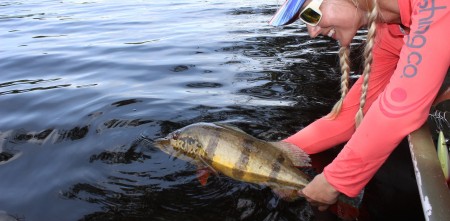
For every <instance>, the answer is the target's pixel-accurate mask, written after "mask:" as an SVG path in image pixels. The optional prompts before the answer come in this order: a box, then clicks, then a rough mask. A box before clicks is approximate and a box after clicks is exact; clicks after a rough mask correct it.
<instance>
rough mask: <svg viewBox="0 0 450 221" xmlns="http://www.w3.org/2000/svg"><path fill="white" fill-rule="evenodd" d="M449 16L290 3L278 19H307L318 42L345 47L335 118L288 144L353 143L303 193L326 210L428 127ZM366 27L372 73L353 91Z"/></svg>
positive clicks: (447, 49)
mask: <svg viewBox="0 0 450 221" xmlns="http://www.w3.org/2000/svg"><path fill="white" fill-rule="evenodd" d="M449 10H450V1H448V0H398V1H395V0H287V1H286V3H285V4H284V5H283V6H282V7H281V8H280V9H279V10H278V11H277V13H276V14H275V16H274V17H273V19H272V20H271V21H270V23H271V24H272V25H275V26H278V25H286V24H289V23H291V22H293V21H295V20H297V19H300V20H302V21H303V22H305V23H306V26H307V28H308V33H309V35H310V36H311V37H313V38H314V37H316V36H318V35H325V36H329V37H331V38H333V39H335V40H337V41H338V42H339V43H340V45H341V49H340V53H339V54H340V60H341V70H342V78H341V94H342V95H341V99H340V100H339V101H338V102H337V104H336V105H335V106H334V108H333V110H332V111H331V113H330V114H328V115H327V116H325V117H323V118H321V119H319V120H317V121H315V122H314V123H312V124H310V125H309V126H307V127H305V128H304V129H302V130H300V131H299V132H297V133H296V134H294V135H292V136H291V137H288V138H287V139H285V140H284V141H285V142H289V143H292V144H295V145H296V146H298V147H300V148H302V149H303V150H305V152H307V153H309V154H314V153H318V152H321V151H324V150H326V149H328V148H331V147H333V146H336V145H337V144H340V143H343V142H347V143H346V145H345V146H344V148H343V149H342V150H341V152H340V153H339V155H338V156H337V157H336V158H335V159H334V160H333V162H332V163H331V164H329V165H328V166H326V167H325V168H324V171H323V172H322V173H321V174H319V175H317V176H316V177H315V178H314V179H313V180H312V181H311V183H310V184H309V185H307V186H306V187H305V188H304V189H303V190H301V191H300V192H299V194H300V195H303V196H304V197H305V198H306V199H307V200H308V201H309V202H311V203H312V204H313V205H316V206H318V207H319V210H325V209H327V208H328V207H329V205H331V204H334V203H335V202H336V200H337V197H338V195H339V194H340V193H343V194H345V195H347V196H350V197H354V196H357V195H358V193H359V192H360V191H361V190H362V189H363V188H364V186H365V185H366V184H367V183H368V182H369V180H370V179H371V178H372V177H373V176H374V174H375V172H376V171H377V170H378V169H379V168H380V166H381V165H382V164H383V163H384V161H385V160H386V159H387V157H388V156H389V154H390V153H391V152H392V151H393V150H394V148H395V147H396V146H397V145H398V144H399V143H400V141H401V140H402V139H403V138H405V136H407V135H408V134H409V133H411V132H412V131H414V130H416V129H418V128H419V127H420V126H421V125H422V124H423V123H424V122H425V121H426V119H427V117H428V113H429V110H430V107H431V104H432V102H433V100H434V98H435V97H436V95H437V92H438V90H439V88H440V86H441V84H442V82H443V80H444V78H445V75H446V73H447V70H448V68H449V66H450V41H448V39H447V37H448V36H446V34H450V32H449V31H448V27H450V12H449ZM364 26H366V27H367V29H368V34H367V40H366V47H365V50H364V58H365V62H364V72H363V74H362V77H361V78H360V79H358V81H357V82H356V83H355V84H354V86H353V87H352V88H351V90H350V91H348V89H347V88H348V75H349V72H350V70H349V67H350V65H349V59H348V57H349V48H348V47H349V45H350V42H351V41H352V39H353V37H354V36H355V34H356V31H357V30H358V29H360V28H362V27H364ZM363 116H364V117H363Z"/></svg>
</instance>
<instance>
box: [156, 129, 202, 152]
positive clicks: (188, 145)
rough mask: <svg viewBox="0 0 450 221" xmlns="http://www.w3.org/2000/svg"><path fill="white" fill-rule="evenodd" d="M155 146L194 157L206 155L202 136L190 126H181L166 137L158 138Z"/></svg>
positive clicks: (165, 150)
mask: <svg viewBox="0 0 450 221" xmlns="http://www.w3.org/2000/svg"><path fill="white" fill-rule="evenodd" d="M155 146H157V147H159V148H160V149H161V150H163V151H164V152H166V153H169V154H172V155H173V154H174V152H177V153H183V154H185V155H188V156H190V157H193V158H195V157H197V156H204V155H205V151H204V148H203V145H202V143H201V137H200V136H199V135H198V133H196V132H195V131H193V130H191V129H189V128H181V129H178V130H176V131H174V132H172V133H169V134H168V135H167V136H166V137H163V138H159V139H156V140H155Z"/></svg>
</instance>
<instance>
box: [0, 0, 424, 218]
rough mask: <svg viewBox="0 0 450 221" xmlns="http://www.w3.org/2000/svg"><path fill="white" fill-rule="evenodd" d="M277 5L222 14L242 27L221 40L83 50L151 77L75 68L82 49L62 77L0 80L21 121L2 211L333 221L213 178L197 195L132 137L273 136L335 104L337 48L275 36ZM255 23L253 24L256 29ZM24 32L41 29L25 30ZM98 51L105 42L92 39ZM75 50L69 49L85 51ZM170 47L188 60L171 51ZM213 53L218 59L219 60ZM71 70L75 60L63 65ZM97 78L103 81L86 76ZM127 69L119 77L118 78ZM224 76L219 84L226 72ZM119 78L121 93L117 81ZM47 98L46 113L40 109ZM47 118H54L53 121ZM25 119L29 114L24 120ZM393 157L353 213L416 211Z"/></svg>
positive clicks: (292, 31) (4, 181)
mask: <svg viewBox="0 0 450 221" xmlns="http://www.w3.org/2000/svg"><path fill="white" fill-rule="evenodd" d="M188 5H189V4H188ZM219 5H220V4H219ZM0 7H1V5H0ZM92 7H95V4H94V3H93V6H92ZM171 7H174V6H173V5H171ZM216 7H219V6H216ZM275 7H276V6H273V5H272V6H267V5H264V6H260V7H242V8H237V9H236V8H233V9H230V10H226V13H225V14H226V15H227V16H234V17H239V18H241V19H237V20H238V21H233V20H230V21H228V22H230V23H231V25H234V26H236V27H237V28H234V29H232V30H230V31H228V32H227V33H226V34H229V35H231V36H232V37H229V38H226V39H225V40H223V42H220V40H217V41H218V42H215V44H216V45H214V46H209V45H201V47H200V46H192V47H187V46H185V47H186V48H183V46H179V47H173V46H170V47H169V46H167V45H162V46H158V45H157V46H154V45H152V44H156V43H159V42H162V41H163V40H164V38H163V37H161V38H159V39H156V38H155V39H156V40H147V39H119V40H122V41H121V44H122V43H123V42H127V43H124V44H126V45H131V46H130V47H133V48H132V50H131V52H130V51H127V50H125V49H124V48H121V46H120V47H116V48H114V47H112V48H108V47H105V48H102V45H101V44H100V46H97V45H95V46H92V49H91V50H92V51H89V52H90V53H99V54H100V55H98V56H100V57H101V58H103V57H102V56H118V57H112V58H111V57H106V58H107V59H105V60H114V59H117V60H120V59H122V58H123V57H126V56H122V54H121V53H125V54H126V53H131V54H132V55H133V56H136V57H137V58H136V60H139V58H140V59H142V60H144V61H145V64H146V63H151V64H152V65H150V68H149V66H145V65H142V64H140V63H139V62H137V63H133V62H136V60H131V61H128V62H131V63H126V62H125V59H124V58H123V59H124V63H113V62H106V61H104V60H102V59H99V60H100V61H96V59H98V58H95V59H94V60H89V59H87V61H86V60H85V59H84V57H83V54H82V56H79V55H77V56H75V57H72V58H71V60H70V62H67V61H66V62H62V60H64V59H62V58H64V56H58V53H55V54H56V55H54V57H53V59H56V62H57V63H61V65H62V66H64V67H66V65H67V67H66V68H67V69H63V70H64V71H62V72H63V73H64V78H58V77H54V76H51V77H42V78H40V77H35V76H32V77H30V78H29V79H34V80H24V79H8V80H4V82H5V83H0V88H1V89H2V92H0V99H2V101H3V102H10V103H13V104H14V105H16V106H20V107H21V108H20V109H19V108H16V109H11V111H10V113H12V112H13V111H18V112H17V113H18V114H17V115H15V116H13V117H9V118H12V119H10V120H9V122H11V123H16V125H19V126H16V127H12V128H8V129H4V128H2V129H0V138H1V140H0V152H1V153H0V166H1V168H0V175H1V177H2V178H1V181H0V189H3V190H6V191H4V192H3V193H2V194H0V210H5V211H7V212H8V213H10V214H12V215H14V216H15V215H17V217H19V218H21V217H23V219H24V220H192V221H196V220H224V221H225V220H226V221H228V220H230V221H231V220H267V221H275V220H280V221H282V220H283V221H284V220H286V221H287V220H290V221H291V220H336V217H334V216H332V215H330V214H328V213H327V214H317V213H314V212H313V210H312V208H311V207H310V206H309V204H307V203H306V202H305V201H304V200H302V199H300V200H297V201H295V202H285V201H283V200H280V199H279V198H278V197H277V196H275V195H274V194H273V193H272V191H271V190H270V189H269V188H267V187H264V186H259V185H253V184H248V183H242V182H237V181H235V180H232V179H229V178H227V177H225V176H221V175H219V176H213V177H211V178H210V179H209V181H208V183H207V184H206V186H202V185H201V184H200V183H199V182H198V180H197V177H196V168H195V166H194V165H193V164H191V163H189V162H185V161H182V160H180V159H177V158H172V157H170V156H168V155H167V154H165V153H163V152H161V151H160V150H158V149H156V148H155V147H153V146H152V144H151V142H148V141H147V140H145V139H142V138H141V136H145V137H147V138H148V139H150V140H151V139H155V138H159V137H162V136H165V135H166V134H168V133H169V132H172V131H174V130H176V129H178V128H181V127H183V126H186V125H189V124H192V123H196V122H223V123H230V124H233V125H236V126H238V127H239V128H241V129H243V130H244V131H246V132H248V133H249V134H251V135H253V136H255V137H257V138H260V139H264V140H271V141H274V140H280V139H283V138H285V137H287V136H289V135H291V134H293V133H295V132H296V131H298V130H299V129H300V128H302V127H304V126H306V125H308V124H309V123H311V122H312V121H313V120H314V119H317V118H318V117H321V116H323V115H325V114H326V113H327V112H328V111H329V110H330V108H331V106H332V105H333V104H334V102H335V101H336V100H337V98H338V96H339V94H338V91H339V77H340V74H339V70H338V63H337V54H336V51H337V50H338V46H337V44H336V43H334V42H332V41H331V40H330V39H327V38H318V39H314V40H310V39H309V37H308V36H307V35H306V34H305V28H304V27H303V26H301V25H296V26H294V27H284V28H283V29H282V30H279V29H277V30H274V29H273V28H269V27H267V26H265V25H261V24H262V22H264V24H265V23H266V22H267V21H266V20H267V17H268V15H271V14H273V13H274V12H275ZM147 9H148V10H150V9H151V8H150V9H149V8H147ZM83 10H87V9H86V8H83ZM215 10H217V9H215ZM83 12H85V11H83ZM222 12H223V11H221V13H222ZM216 14H217V13H216ZM30 16H31V15H30ZM33 16H34V15H33ZM42 16H43V15H42ZM246 16H254V17H255V19H256V21H254V22H255V23H256V24H258V25H259V26H258V25H255V23H252V24H251V25H245V24H242V20H244V19H247V20H249V19H248V18H247V17H246ZM259 16H262V17H263V18H260V17H259ZM69 17H70V16H69ZM3 19H13V18H9V17H8V18H3ZM258 19H263V20H264V21H261V22H260V23H258ZM73 20H75V19H73ZM244 21H246V20H244ZM79 22H81V21H79ZM233 22H234V23H233ZM137 23H138V24H141V23H139V22H137ZM142 23H143V22H142ZM101 24H103V23H101ZM127 24H128V23H127ZM145 24H146V23H145ZM226 25H229V24H228V23H227V24H226ZM239 25H241V26H242V28H239ZM234 26H233V27H234ZM254 26H258V28H255V27H254ZM73 28H75V29H76V28H77V27H73ZM139 30H140V31H141V30H144V29H139ZM180 30H182V28H180ZM280 33H281V34H280ZM152 34H154V33H152ZM183 34H185V33H183ZM360 34H361V35H363V32H362V33H360ZM186 35H187V34H186ZM33 36H50V34H47V33H38V34H35V33H33ZM58 36H59V35H58ZM61 36H63V35H61ZM114 36H118V35H117V34H115V35H114ZM236 36H238V37H236ZM187 37H190V38H195V37H196V36H195V37H192V36H187ZM215 37H217V36H215ZM234 37H236V38H237V39H234ZM32 39H33V40H45V39H47V38H42V37H41V38H32ZM61 39H63V37H61ZM194 40H195V39H194ZM203 40H204V41H206V40H205V39H203ZM129 42H135V43H136V42H137V43H138V44H137V43H136V44H131V43H129ZM361 42H362V40H359V39H358V40H357V41H356V42H355V47H354V48H353V54H359V52H360V50H361V48H360V47H359V46H358V45H359V44H360V43H361ZM64 43H66V44H68V43H67V42H64ZM100 43H104V42H103V39H102V41H100ZM114 43H116V42H114ZM171 43H173V42H171ZM110 44H112V45H114V44H113V43H110ZM105 45H107V44H106V43H105ZM148 45H150V46H148ZM217 45H219V46H217ZM145 46H147V47H150V49H148V48H146V47H145ZM152 47H153V48H152ZM81 48H82V50H80V49H79V51H76V50H75V51H74V53H75V52H78V53H81V52H80V51H83V50H85V49H86V48H87V47H86V46H85V45H83V46H82V47H81ZM161 48H164V49H161ZM179 48H181V49H184V50H185V51H183V50H181V49H179ZM64 49H65V48H64ZM71 49H72V48H70V50H69V49H65V50H69V51H71ZM175 49H176V50H175ZM58 50H61V49H58ZM58 50H55V51H56V52H60V51H58ZM140 50H142V51H140ZM171 50H174V51H171ZM178 50H181V52H182V53H185V54H187V55H189V56H177V54H178V53H180V51H178ZM105 51H107V53H105ZM136 51H139V52H143V53H144V55H141V56H142V57H139V56H138V55H137V54H134V53H136ZM154 51H156V52H154ZM150 52H152V53H153V52H154V54H156V57H157V56H161V57H169V58H170V59H167V60H164V59H161V60H157V59H155V60H152V59H154V58H153V57H152V56H155V55H153V54H152V53H150ZM105 54H106V55H105ZM126 55H127V56H128V54H126ZM133 56H130V57H133ZM190 56H192V57H193V56H204V57H201V58H204V59H205V60H206V61H196V60H182V61H177V59H180V58H184V57H190ZM149 57H150V58H151V59H149ZM172 57H175V58H172ZM214 57H219V58H217V60H218V61H216V60H214V59H213V58H214ZM13 58H14V57H13ZM13 58H10V60H8V59H6V61H5V60H4V62H6V64H4V65H3V67H7V68H9V71H11V72H12V73H14V71H18V72H20V73H22V75H25V74H24V73H27V72H26V71H23V70H19V66H18V65H17V64H16V63H15V62H14V61H13ZM80 58H82V59H80ZM196 58H197V57H196ZM16 59H18V61H17V62H19V63H26V62H23V61H26V60H33V62H37V63H38V64H39V62H43V63H41V65H42V66H45V68H46V69H44V70H46V71H48V72H51V73H53V72H58V71H53V69H52V68H55V67H57V65H52V64H54V63H51V62H55V60H45V59H42V60H38V59H33V57H32V56H29V57H28V56H25V57H20V56H17V57H16ZM184 59H186V58H184ZM49 61H51V62H50V63H46V62H49ZM76 61H78V62H80V64H72V63H73V62H76ZM155 61H156V62H155ZM152 62H155V63H152ZM164 62H165V63H164ZM69 63H70V64H69ZM210 63H212V64H210ZM353 63H354V66H355V69H357V67H358V66H360V57H358V56H355V60H354V62H353ZM27 64H28V65H29V66H28V67H27V69H28V68H29V69H33V68H36V67H35V66H33V65H32V64H34V63H27ZM123 66H126V67H123ZM91 69H93V70H91ZM98 69H100V70H101V71H98ZM147 69H151V70H149V71H148V70H147ZM56 70H57V69H56ZM117 70H119V71H118V72H114V71H117ZM66 71H67V73H66ZM72 72H73V73H72ZM103 72H105V73H108V74H110V75H105V76H100V77H99V76H97V75H101V74H102V73H103ZM125 72H126V73H129V76H128V75H126V76H124V74H123V73H125ZM229 72H232V76H231V77H229V75H227V74H229ZM80 73H82V74H86V76H88V80H83V78H82V77H79V78H77V77H78V76H77V77H74V78H73V81H75V82H72V80H71V79H69V80H67V78H66V77H67V76H72V75H74V76H76V75H77V74H80ZM90 73H94V74H92V75H89V74H90ZM155 73H157V74H155ZM354 74H355V75H357V74H358V73H354ZM50 75H51V74H50ZM8 76H9V75H8ZM9 77H10V76H9ZM11 78H12V77H11ZM91 78H94V79H91ZM107 78H112V79H113V80H111V81H108V79H107ZM80 79H81V80H80ZM97 79H101V80H98V81H97ZM69 81H70V82H69ZM122 81H125V83H123V85H126V86H123V85H121V84H120V83H121V82H122ZM142 82H144V83H142ZM116 84H117V85H119V86H117V85H116ZM75 85H78V86H75ZM111 88H112V89H111ZM95 90H105V91H102V92H98V91H95ZM93 91H94V92H95V93H94V92H93ZM129 91H132V92H131V93H130V92H129ZM58 92H59V93H58ZM34 93H42V94H44V95H43V96H45V98H41V97H39V96H33V95H35V94H34ZM99 94H100V95H99ZM136 94H138V95H136ZM12 96H14V97H12ZM47 96H48V97H47ZM178 96H181V98H178ZM91 97H94V98H92V100H91ZM52 99H55V101H53V100H52ZM48 100H51V101H52V102H51V105H46V104H47V103H46V102H47V101H48ZM47 106H51V107H47ZM48 109H51V111H49V112H48V113H49V114H48V116H47V112H45V114H43V115H39V114H38V113H35V110H44V111H47V110H48ZM66 109H68V110H66ZM24 113H26V114H24ZM55 113H62V114H60V115H63V116H62V117H59V118H58V120H55V118H56V117H55V116H56V115H57V114H55ZM27 114H28V115H29V118H26V117H23V116H28V115H27ZM53 115H55V116H53ZM27 119H31V121H32V122H27ZM5 121H6V120H5ZM6 122H8V121H6ZM24 122H25V123H24ZM43 125H45V126H43ZM5 128H6V126H5ZM338 150H339V147H336V148H333V149H331V150H330V151H329V152H326V153H324V156H328V155H331V156H334V155H335V154H336V153H337V152H338ZM402 150H403V152H402ZM399 151H400V152H401V153H400V154H394V155H393V156H392V157H391V158H392V159H391V158H390V159H388V162H387V164H386V165H385V166H384V167H383V168H382V170H381V171H382V172H381V173H378V174H377V176H376V177H375V179H374V181H372V182H371V184H369V186H368V189H367V192H368V194H367V195H368V197H367V198H368V199H370V202H368V203H367V207H368V209H366V210H365V211H366V213H367V214H370V215H373V214H375V215H373V216H374V217H377V218H380V217H381V218H382V219H383V220H384V219H385V218H386V217H389V216H391V217H396V214H401V215H402V216H399V217H413V218H412V219H414V218H415V220H417V217H420V216H422V214H421V212H420V211H417V210H416V211H408V209H410V208H414V209H417V205H416V204H417V203H416V201H417V202H418V203H420V202H419V201H418V195H417V190H416V189H414V187H413V186H412V185H411V184H413V185H415V183H414V179H413V172H411V171H412V170H411V165H410V164H408V163H410V162H411V161H410V160H409V159H402V158H404V156H405V153H404V148H399ZM317 157H318V158H320V157H322V156H321V155H318V156H317ZM397 159H401V160H399V161H396V160H397ZM327 160H329V158H327ZM324 162H326V161H324ZM398 167H405V168H406V169H405V170H402V172H401V174H402V175H403V176H404V177H406V178H405V179H404V180H402V181H400V182H403V181H405V184H404V185H399V183H398V179H393V177H394V175H389V174H397V175H398V173H400V172H398V173H392V172H389V173H387V172H385V171H391V170H392V171H394V170H395V171H398V169H393V168H398ZM405 171H406V172H405ZM385 176H388V177H387V178H386V177H385ZM398 177H402V176H398ZM391 179H392V180H391ZM405 186H406V188H405ZM389 188H391V189H389ZM384 190H388V191H389V192H388V193H386V192H385V191H384ZM414 194H415V195H414ZM382 196H389V197H390V198H388V199H389V201H386V200H381V199H385V198H382ZM398 196H400V197H405V198H403V199H399V198H398ZM406 196H408V197H406ZM399 201H400V202H399ZM395 204H397V205H398V204H402V205H405V206H404V207H399V206H395ZM44 205H45V206H44ZM386 208H394V209H392V211H387V210H386ZM395 208H399V210H397V211H395ZM383 209H384V210H383ZM363 220H364V219H363ZM368 220H369V219H368Z"/></svg>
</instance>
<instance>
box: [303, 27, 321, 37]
mask: <svg viewBox="0 0 450 221" xmlns="http://www.w3.org/2000/svg"><path fill="white" fill-rule="evenodd" d="M306 28H308V34H309V36H310V37H311V38H315V37H317V36H318V35H319V34H320V31H321V28H320V27H319V26H311V25H306Z"/></svg>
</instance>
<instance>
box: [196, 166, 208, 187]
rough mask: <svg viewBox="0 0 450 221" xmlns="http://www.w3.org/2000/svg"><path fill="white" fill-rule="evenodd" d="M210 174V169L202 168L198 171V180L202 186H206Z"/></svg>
mask: <svg viewBox="0 0 450 221" xmlns="http://www.w3.org/2000/svg"><path fill="white" fill-rule="evenodd" d="M210 174H211V173H210V171H209V169H208V168H201V169H198V170H197V178H198V181H199V182H200V184H202V186H206V183H207V182H208V178H209V175H210Z"/></svg>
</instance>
